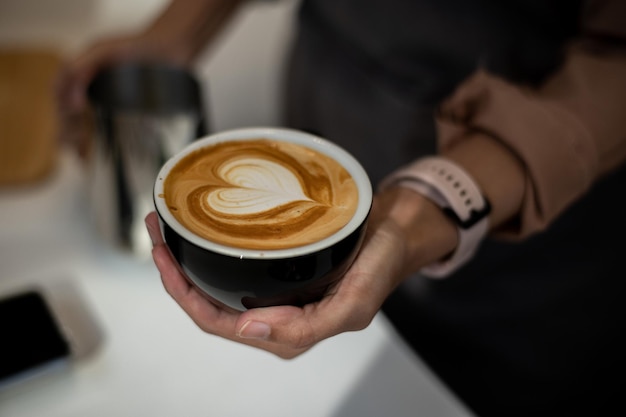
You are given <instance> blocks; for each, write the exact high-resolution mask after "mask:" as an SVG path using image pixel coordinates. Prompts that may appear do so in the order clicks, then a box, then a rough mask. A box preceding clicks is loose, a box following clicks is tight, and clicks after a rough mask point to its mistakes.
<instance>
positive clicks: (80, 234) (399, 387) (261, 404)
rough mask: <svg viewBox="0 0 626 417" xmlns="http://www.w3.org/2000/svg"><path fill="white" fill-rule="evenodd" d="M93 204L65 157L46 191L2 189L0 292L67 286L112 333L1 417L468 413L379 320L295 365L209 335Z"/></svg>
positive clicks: (3, 403) (32, 386) (1, 403)
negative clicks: (104, 226)
mask: <svg viewBox="0 0 626 417" xmlns="http://www.w3.org/2000/svg"><path fill="white" fill-rule="evenodd" d="M87 207H88V204H87V201H86V197H85V184H84V176H83V175H82V166H81V165H80V161H78V160H77V159H76V157H75V156H74V155H73V154H71V153H69V152H62V153H61V158H60V164H59V167H58V169H57V171H56V172H55V173H54V174H53V175H52V176H51V177H50V178H49V179H48V180H47V181H45V182H44V183H42V184H38V185H36V186H34V187H28V188H18V189H13V190H7V189H4V190H0V294H1V293H2V291H3V290H5V289H7V288H13V287H15V285H18V284H24V283H30V282H43V281H46V280H57V279H71V280H73V281H74V282H75V283H76V284H77V285H78V286H79V287H80V289H81V290H82V293H83V295H84V297H85V299H86V301H87V302H88V303H89V306H90V308H92V310H93V313H94V314H95V316H96V319H97V320H98V322H99V323H100V325H101V327H102V329H103V331H104V335H105V339H104V343H103V344H102V346H101V348H100V350H99V351H98V352H97V353H96V354H95V355H94V356H92V357H90V358H87V359H85V360H83V361H81V362H77V363H76V364H74V366H72V367H71V368H70V369H69V370H66V371H63V372H58V373H56V374H52V375H49V376H47V377H46V378H43V379H42V380H40V381H34V382H31V383H29V384H26V385H23V386H21V387H14V388H12V389H9V390H5V391H3V392H0V416H3V417H4V416H10V417H20V416H25V417H26V416H29V417H30V416H40V415H42V416H43V415H45V416H47V417H53V416H63V417H70V416H81V417H82V416H107V417H109V416H143V415H146V416H147V415H150V416H154V417H157V416H171V415H184V416H186V417H191V416H244V415H255V416H299V417H305V416H312V417H313V416H315V417H323V416H342V417H344V416H359V417H364V416H383V415H385V416H394V417H397V416H442V417H443V416H446V417H457V416H458V417H466V416H469V414H468V412H467V411H466V410H465V409H464V407H462V406H461V405H460V404H459V403H458V402H457V401H456V400H455V399H454V397H453V396H452V395H451V394H450V393H449V392H448V391H447V390H446V389H445V388H444V387H443V386H442V385H441V384H440V383H439V381H438V380H437V379H436V378H434V377H433V376H432V374H431V373H430V372H429V371H428V370H427V369H426V368H425V366H424V365H423V364H422V362H421V361H420V360H419V359H418V358H417V357H415V356H414V355H413V354H412V352H410V351H409V350H408V349H407V348H406V346H405V345H404V344H403V343H402V342H401V341H400V340H399V339H398V338H397V337H396V335H395V334H394V333H393V331H392V330H391V328H390V327H389V324H388V323H387V322H386V320H385V318H384V317H382V316H378V317H376V319H375V320H374V321H373V323H372V324H371V326H370V327H368V328H367V329H366V330H364V331H361V332H356V333H349V334H343V335H339V336H337V337H334V338H332V339H329V340H327V341H324V342H322V343H321V344H319V345H318V346H316V347H314V348H313V349H312V350H311V351H309V352H307V353H305V354H304V355H302V356H300V357H298V358H296V359H295V360H291V361H285V360H282V359H279V358H277V357H274V356H273V355H270V354H268V353H265V352H262V351H258V350H256V349H254V348H250V347H246V346H243V345H239V344H236V343H234V342H230V341H227V340H224V339H221V338H218V337H215V336H212V335H207V334H205V333H203V332H202V331H200V330H199V329H198V328H197V327H196V326H195V325H194V324H193V323H192V322H191V320H190V319H189V318H188V317H187V316H186V315H185V314H184V312H183V311H182V310H181V309H180V308H179V307H178V306H177V305H176V304H175V303H174V301H173V300H171V299H170V298H169V296H168V295H167V294H166V293H165V290H164V289H163V287H162V285H161V282H160V280H159V275H158V272H157V270H156V268H155V267H154V265H153V264H152V262H151V261H150V260H139V259H136V258H133V257H131V256H130V255H126V254H123V253H120V252H118V251H117V250H116V249H114V248H111V247H109V246H108V245H107V244H106V243H104V242H103V241H102V240H101V239H100V238H99V236H98V235H97V233H96V232H95V230H94V228H93V226H92V224H91V220H90V215H89V210H88V209H87Z"/></svg>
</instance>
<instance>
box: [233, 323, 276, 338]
mask: <svg viewBox="0 0 626 417" xmlns="http://www.w3.org/2000/svg"><path fill="white" fill-rule="evenodd" d="M271 332H272V328H271V327H270V326H269V325H268V324H267V323H262V322H260V321H252V320H248V321H247V322H245V323H244V324H243V326H241V328H240V329H239V331H238V332H237V336H239V337H241V338H243V339H261V340H267V338H269V337H270V333H271Z"/></svg>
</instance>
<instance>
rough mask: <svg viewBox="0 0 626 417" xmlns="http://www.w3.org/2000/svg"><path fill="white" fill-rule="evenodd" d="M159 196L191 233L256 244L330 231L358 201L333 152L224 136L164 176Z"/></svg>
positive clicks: (306, 239)
mask: <svg viewBox="0 0 626 417" xmlns="http://www.w3.org/2000/svg"><path fill="white" fill-rule="evenodd" d="M164 196H165V199H166V203H167V205H168V207H169V209H170V211H171V212H172V214H173V215H174V217H176V219H177V220H178V221H179V222H180V223H181V224H183V225H184V226H185V227H186V228H187V229H189V230H190V231H192V232H193V233H195V234H196V235H199V236H201V237H203V238H205V239H207V240H211V241H213V242H216V243H220V244H223V245H228V246H234V247H239V248H244V249H261V250H271V249H285V248H290V247H297V246H302V245H306V244H309V243H313V242H315V241H318V240H320V239H323V238H325V237H327V236H330V235H332V234H333V233H335V232H337V231H338V230H339V229H341V228H342V227H343V226H344V225H345V224H347V223H348V222H349V221H350V219H351V217H352V216H353V214H354V213H355V211H356V206H357V203H358V190H357V187H356V184H355V182H354V180H353V179H352V177H351V176H350V174H349V173H348V172H347V171H346V170H345V168H343V167H342V166H341V165H340V164H339V163H337V162H336V161H335V160H334V159H332V158H330V157H328V156H326V155H324V154H322V153H320V152H317V151H315V150H312V149H310V148H307V147H305V146H301V145H296V144H290V143H284V142H278V141H273V140H269V139H254V140H246V141H233V142H224V143H220V144H216V145H213V146H209V147H206V148H203V149H200V150H197V151H195V152H193V153H191V154H190V155H187V156H186V157H185V158H183V159H182V160H181V161H179V162H178V164H177V165H176V166H175V167H174V168H173V169H172V171H171V172H170V174H169V175H168V177H167V179H166V180H165V183H164Z"/></svg>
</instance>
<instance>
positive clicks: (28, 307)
mask: <svg viewBox="0 0 626 417" xmlns="http://www.w3.org/2000/svg"><path fill="white" fill-rule="evenodd" d="M69 355H70V345H69V343H68V341H67V340H66V338H65V337H64V335H63V334H62V332H61V331H60V329H59V326H58V324H57V322H56V320H55V318H54V316H53V314H52V312H51V310H50V309H49V307H48V305H47V304H46V301H45V300H44V298H43V296H42V295H41V294H40V293H38V292H36V291H28V292H24V293H21V294H18V295H13V296H10V297H7V298H4V299H0V381H1V380H4V379H7V378H11V377H13V376H17V375H19V374H21V373H23V372H26V371H30V370H34V369H37V368H40V367H42V366H43V365H46V364H48V363H52V362H55V361H58V360H59V359H63V358H67V357H68V356H69Z"/></svg>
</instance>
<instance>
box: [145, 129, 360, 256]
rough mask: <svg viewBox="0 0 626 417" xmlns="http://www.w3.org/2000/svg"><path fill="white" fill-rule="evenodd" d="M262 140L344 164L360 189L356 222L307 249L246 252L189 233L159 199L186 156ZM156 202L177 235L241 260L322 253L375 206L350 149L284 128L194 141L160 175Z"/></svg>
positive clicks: (232, 132) (230, 132)
mask: <svg viewBox="0 0 626 417" xmlns="http://www.w3.org/2000/svg"><path fill="white" fill-rule="evenodd" d="M260 138H266V139H274V140H278V141H286V142H292V143H296V144H300V145H304V146H307V147H309V148H312V149H314V150H317V151H319V152H321V153H323V154H326V155H328V156H330V157H331V158H333V159H335V160H337V161H338V162H339V163H340V164H341V165H343V167H344V168H345V169H346V170H347V171H348V172H349V173H350V175H352V178H353V179H354V181H355V183H356V186H357V189H358V191H359V201H358V204H357V208H356V212H355V213H354V216H352V219H351V220H350V221H349V222H348V223H347V224H346V225H345V226H344V227H343V228H341V229H340V230H339V231H337V232H336V233H334V234H332V235H331V236H329V237H327V238H325V239H322V240H320V241H318V242H315V243H311V244H308V245H304V246H296V247H293V248H288V249H274V250H252V249H242V248H238V247H233V246H226V245H222V244H219V243H215V242H212V241H210V240H207V239H205V238H202V237H200V236H198V235H196V234H195V233H193V232H191V231H189V230H188V229H186V228H185V227H184V226H183V225H182V224H181V223H180V222H179V221H178V220H176V218H175V217H174V216H173V215H172V214H171V212H170V211H169V209H168V208H167V205H166V204H165V198H164V197H159V196H161V195H163V184H164V182H165V178H167V175H168V174H169V172H170V170H171V169H172V168H173V167H174V166H175V165H176V164H177V163H178V161H180V160H181V159H182V158H184V157H185V156H186V155H188V154H189V153H191V152H193V151H195V150H198V149H201V148H204V147H207V146H211V145H214V144H217V143H221V142H227V141H237V140H250V139H260ZM154 201H155V205H156V209H157V211H158V212H159V214H160V216H161V217H162V219H163V221H165V223H167V224H168V225H169V226H170V227H171V228H172V229H174V231H175V232H176V233H178V234H179V235H180V236H182V237H183V238H184V239H186V240H188V241H189V242H191V243H193V244H195V245H197V246H199V247H201V248H204V249H208V250H210V251H213V252H217V253H221V254H223V255H228V256H233V257H238V258H251V259H278V258H289V257H294V256H301V255H306V254H310V253H314V252H317V251H319V250H322V249H326V248H328V247H330V246H332V245H334V244H335V243H337V242H339V241H341V240H343V239H344V238H346V237H347V236H349V235H350V234H351V233H352V232H354V231H355V230H356V229H357V228H358V227H359V226H360V225H361V224H362V223H363V222H364V221H365V218H366V217H367V215H368V213H369V211H370V208H371V204H372V185H371V183H370V180H369V177H368V175H367V173H366V172H365V170H364V169H363V167H362V166H361V164H360V163H359V162H358V161H357V160H356V159H355V158H354V157H353V156H352V155H351V154H349V153H348V152H347V151H346V150H344V149H343V148H341V147H339V146H338V145H336V144H334V143H332V142H330V141H328V140H325V139H322V138H320V137H317V136H314V135H311V134H308V133H305V132H301V131H297V130H291V129H284V128H269V127H259V128H243V129H235V130H227V131H223V132H219V133H216V134H213V135H209V136H206V137H204V138H200V139H198V140H196V141H194V142H192V143H191V144H189V145H188V146H187V147H185V148H184V149H183V150H182V151H181V152H179V153H178V154H176V155H175V156H173V157H172V158H170V159H169V160H168V161H167V162H166V163H165V164H164V165H163V167H162V168H161V170H160V172H159V175H158V176H157V179H156V182H155V185H154Z"/></svg>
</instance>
